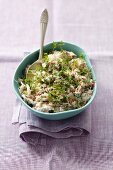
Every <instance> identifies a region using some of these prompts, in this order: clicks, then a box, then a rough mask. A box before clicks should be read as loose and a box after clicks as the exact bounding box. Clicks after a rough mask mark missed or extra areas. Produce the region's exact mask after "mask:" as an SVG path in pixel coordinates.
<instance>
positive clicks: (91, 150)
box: [0, 56, 113, 170]
mask: <svg viewBox="0 0 113 170" xmlns="http://www.w3.org/2000/svg"><path fill="white" fill-rule="evenodd" d="M91 61H92V64H93V67H94V69H95V72H96V75H97V83H98V88H97V95H96V98H95V100H94V102H93V103H92V105H91V117H92V123H91V127H92V128H91V134H90V135H89V136H87V137H78V138H74V137H73V138H71V139H52V138H48V139H47V145H46V146H41V145H39V146H38V147H33V146H29V145H27V144H26V143H24V142H22V141H21V140H20V138H19V136H18V128H15V127H14V126H12V125H11V118H12V111H13V105H14V102H15V95H14V94H13V91H12V76H13V73H14V70H15V68H16V66H17V65H18V63H19V61H18V62H17V61H16V62H13V61H11V62H10V61H9V62H8V61H7V62H5V61H2V59H1V62H0V170H9V169H10V170H16V169H17V170H21V169H25V170H27V169H28V170H34V169H39V170H42V169H43V170H57V169H59V170H64V169H66V170H75V169H77V170H84V169H87V170H95V169H97V170H112V169H113V84H112V82H113V71H112V66H113V58H112V57H109V56H106V57H103V56H102V57H101V56H100V57H98V56H97V57H95V58H93V57H92V60H91Z"/></svg>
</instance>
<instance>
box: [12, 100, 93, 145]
mask: <svg viewBox="0 0 113 170" xmlns="http://www.w3.org/2000/svg"><path fill="white" fill-rule="evenodd" d="M64 114H65V113H64ZM17 123H18V124H19V136H20V137H21V139H22V140H23V141H25V142H27V143H29V144H33V145H36V144H41V145H45V144H46V139H47V138H48V137H52V138H58V139H63V138H70V137H80V136H86V135H88V134H89V133H90V131H91V106H89V108H88V109H86V110H85V111H83V112H82V113H80V114H79V115H76V116H74V117H72V118H68V119H65V120H56V121H55V120H53V121H51V120H45V119H42V118H39V117H37V116H36V115H34V114H33V113H32V112H31V111H29V110H28V109H27V108H26V107H25V106H23V105H22V104H21V103H20V101H19V100H18V99H16V102H15V106H14V113H13V117H12V124H17Z"/></svg>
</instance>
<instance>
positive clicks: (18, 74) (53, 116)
mask: <svg viewBox="0 0 113 170" xmlns="http://www.w3.org/2000/svg"><path fill="white" fill-rule="evenodd" d="M52 49H53V48H52V43H50V44H48V45H46V46H44V52H49V51H52ZM63 49H64V50H67V51H72V52H74V53H75V54H76V55H77V56H80V55H81V54H82V56H83V57H84V59H85V61H86V63H87V65H88V67H89V68H90V69H91V72H92V76H93V80H94V81H95V86H94V89H93V95H92V97H91V99H90V100H89V101H88V103H87V104H86V105H85V106H83V107H81V108H79V109H74V110H68V111H64V112H57V113H45V112H40V111H38V110H35V109H33V108H31V107H30V106H29V105H28V104H27V103H26V102H25V101H24V100H23V99H22V98H21V96H20V93H19V90H18V87H19V85H18V81H17V80H18V78H22V77H23V74H24V70H25V68H26V67H27V66H28V65H30V64H32V63H33V62H34V61H36V60H37V59H38V56H39V50H37V51H35V52H33V53H31V54H29V55H28V56H26V57H25V58H24V59H23V60H22V61H21V63H20V64H19V66H18V67H17V69H16V71H15V74H14V77H13V88H14V92H15V94H16V96H17V98H18V99H19V100H20V101H21V102H22V104H24V105H25V106H26V108H27V109H29V110H30V111H31V112H32V113H33V114H35V115H36V116H38V117H41V118H43V119H49V120H61V119H66V118H69V117H72V116H75V115H77V114H79V113H80V112H82V111H83V110H85V109H86V108H87V107H88V106H89V105H90V104H91V102H92V101H93V99H94V97H95V94H96V89H97V82H96V77H95V73H94V70H93V67H92V65H91V63H90V60H89V58H88V56H87V55H86V53H85V52H84V51H83V50H82V49H81V48H80V47H78V46H76V45H73V44H70V43H66V42H64V45H63ZM56 50H60V49H59V48H56Z"/></svg>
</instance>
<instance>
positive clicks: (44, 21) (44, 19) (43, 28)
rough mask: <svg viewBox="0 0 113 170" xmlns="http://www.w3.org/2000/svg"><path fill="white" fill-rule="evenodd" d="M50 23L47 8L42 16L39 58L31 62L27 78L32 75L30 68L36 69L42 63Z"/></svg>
mask: <svg viewBox="0 0 113 170" xmlns="http://www.w3.org/2000/svg"><path fill="white" fill-rule="evenodd" d="M47 24H48V11H47V9H45V10H44V11H43V12H42V14H41V17H40V52H39V58H38V60H37V61H35V62H34V63H33V64H31V65H30V66H29V67H28V69H27V73H26V78H30V77H32V73H30V70H34V69H36V67H37V66H39V65H40V64H41V61H42V57H43V46H44V39H45V33H46V29H47Z"/></svg>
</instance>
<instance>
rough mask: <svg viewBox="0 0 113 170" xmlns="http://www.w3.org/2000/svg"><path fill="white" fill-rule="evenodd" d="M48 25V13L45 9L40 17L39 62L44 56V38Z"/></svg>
mask: <svg viewBox="0 0 113 170" xmlns="http://www.w3.org/2000/svg"><path fill="white" fill-rule="evenodd" d="M47 24H48V11H47V9H45V10H44V11H43V12H42V14H41V17H40V53H39V60H41V59H42V56H43V45H44V38H45V33H46V29H47Z"/></svg>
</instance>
